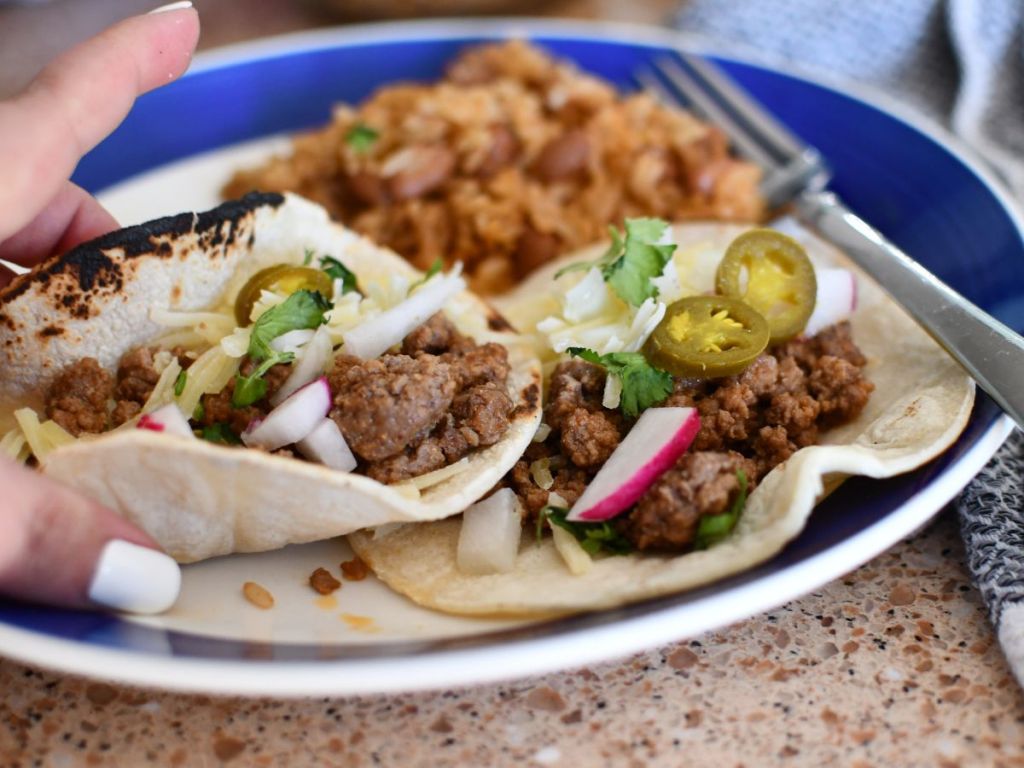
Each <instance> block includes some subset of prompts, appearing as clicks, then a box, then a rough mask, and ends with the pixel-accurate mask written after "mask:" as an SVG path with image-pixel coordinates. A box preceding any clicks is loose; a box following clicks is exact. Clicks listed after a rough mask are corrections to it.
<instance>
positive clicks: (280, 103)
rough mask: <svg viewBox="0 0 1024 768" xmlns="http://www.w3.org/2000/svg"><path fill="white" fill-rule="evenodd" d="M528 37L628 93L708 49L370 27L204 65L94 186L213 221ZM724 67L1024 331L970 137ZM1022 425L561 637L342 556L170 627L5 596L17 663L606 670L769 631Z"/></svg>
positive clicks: (1016, 282)
mask: <svg viewBox="0 0 1024 768" xmlns="http://www.w3.org/2000/svg"><path fill="white" fill-rule="evenodd" d="M509 35H522V36H528V37H530V38H531V39H534V40H536V41H537V42H539V43H541V44H542V45H544V46H546V47H548V48H549V49H551V50H552V51H553V52H555V53H556V54H558V55H560V56H564V57H567V58H570V59H572V60H574V61H576V62H577V63H578V64H579V65H580V66H581V67H583V68H584V69H586V70H589V71H591V72H594V73H596V74H598V75H601V76H603V77H605V78H607V79H609V80H611V81H613V82H615V83H617V84H620V85H621V86H622V87H623V88H626V87H628V83H629V82H630V75H631V73H632V72H633V71H634V70H635V69H636V68H637V67H638V66H639V65H640V64H642V63H643V62H644V61H646V60H648V59H649V58H651V57H653V56H657V55H660V54H662V53H664V52H665V51H666V50H667V49H671V48H673V47H677V46H685V47H687V48H689V49H691V50H697V51H701V50H705V51H706V49H705V47H704V46H702V45H701V44H700V43H699V41H694V40H692V39H689V38H685V37H682V36H679V35H677V34H675V33H672V32H668V31H664V30H656V29H648V28H640V27H623V26H620V25H615V26H606V25H599V24H582V23H559V22H524V21H522V20H515V21H503V20H488V21H465V22H452V21H444V22H431V23H416V24H403V25H382V26H374V27H349V28H344V29H338V30H328V31H323V32H315V33H309V34H302V35H297V36H290V37H285V38H279V39H275V40H269V41H265V42H259V43H255V44H250V45H246V46H242V47H237V48H233V49H228V50H225V51H221V52H216V53H210V54H206V55H205V56H201V57H198V58H197V60H196V64H195V66H194V68H193V71H192V73H191V74H190V75H189V76H188V77H186V78H184V79H183V80H181V81H180V82H178V83H175V84H173V85H171V86H169V87H167V88H164V89H161V90H160V91H157V92H155V93H153V94H150V95H148V96H146V97H145V98H143V99H141V100H140V101H139V103H138V105H137V106H136V108H135V109H134V110H133V112H132V114H131V115H130V116H129V117H128V119H127V120H126V121H125V123H124V125H123V126H122V127H121V128H120V129H119V130H118V131H117V132H116V133H115V134H114V135H113V136H112V137H111V138H110V139H109V140H107V141H106V142H104V143H103V144H101V145H100V146H99V147H97V148H96V150H94V151H93V152H92V153H91V154H90V155H89V156H88V157H87V158H86V159H85V160H83V162H82V164H81V166H80V167H79V169H78V172H77V173H76V177H75V180H76V181H78V182H79V183H80V184H82V185H83V186H85V187H86V188H88V189H90V190H93V191H97V192H100V193H101V194H102V196H103V199H104V201H105V202H106V203H107V204H108V205H109V206H110V207H111V208H112V210H113V211H114V212H115V214H116V215H118V216H119V217H120V218H121V220H122V221H123V222H125V223H133V222H135V221H141V220H144V219H146V218H151V217H153V216H156V215H161V214H166V213H171V212H176V211H179V210H186V209H197V208H204V207H208V206H210V205H212V204H213V203H214V202H216V198H217V190H218V188H219V186H220V184H221V183H222V182H223V181H224V180H225V179H226V178H227V177H228V176H229V175H230V173H231V171H232V170H233V169H235V168H237V167H241V166H243V165H247V164H249V163H251V162H253V161H255V160H256V159H258V158H261V157H263V156H265V155H266V154H267V153H268V152H271V151H273V150H274V149H275V148H279V147H280V146H281V139H280V135H281V134H282V133H284V132H290V131H295V130H297V129H301V128H306V127H311V126H315V125H318V124H321V123H324V122H326V121H327V120H328V119H329V115H330V106H331V104H332V103H334V102H337V101H358V100H360V99H362V98H364V97H365V96H367V95H368V94H369V92H370V91H371V90H373V89H374V88H376V87H378V86H380V85H383V84H385V83H388V82H392V81H395V80H400V79H432V78H436V77H438V76H439V75H440V74H441V71H442V68H443V66H444V64H445V62H446V61H448V60H449V59H450V58H452V56H453V55H454V54H455V53H456V52H457V51H458V50H459V49H461V48H462V47H464V46H465V45H468V44H471V43H476V42H480V41H483V40H488V39H495V38H501V37H507V36H509ZM711 53H712V54H714V53H715V52H713V51H712V52H711ZM716 58H717V59H718V60H719V61H720V62H721V63H722V64H723V66H724V67H725V68H726V69H727V70H728V71H729V73H730V74H732V75H733V76H734V77H735V78H736V79H737V80H739V81H740V83H741V84H743V85H744V86H746V87H747V88H749V89H750V90H751V91H753V92H754V93H755V94H756V95H757V96H759V97H760V98H761V99H762V100H763V101H764V102H765V103H766V104H767V105H768V107H769V108H770V109H772V110H773V111H774V112H775V113H776V114H778V115H780V116H781V117H782V118H783V119H784V120H785V121H786V122H787V123H789V125H790V126H791V127H792V128H793V129H794V130H795V131H796V132H797V133H799V134H800V135H801V136H802V137H803V138H805V139H806V140H808V141H809V142H810V143H812V144H814V145H816V146H817V147H818V148H819V149H820V150H821V151H822V152H823V154H824V155H825V157H826V158H827V160H828V162H829V163H830V165H831V166H832V167H833V168H834V170H835V188H836V190H837V191H838V192H839V193H840V194H841V195H842V196H843V197H844V198H845V199H846V200H847V201H848V202H849V203H850V205H851V206H852V207H853V208H854V209H855V210H857V211H858V212H859V213H860V214H861V215H863V216H864V217H865V218H866V219H867V220H869V221H870V222H872V223H873V224H874V225H875V226H877V227H878V228H879V229H881V230H882V231H883V232H885V233H886V234H887V235H888V236H889V237H891V238H892V239H893V240H894V241H895V242H896V243H897V244H899V245H900V246H901V247H903V248H904V249H905V250H907V251H908V252H909V253H911V254H913V255H915V256H916V257H917V258H919V259H920V260H921V261H922V262H924V263H925V264H926V265H927V266H928V267H930V268H931V269H932V270H934V271H935V272H936V273H937V274H939V275H940V276H941V277H942V278H944V279H945V280H947V281H948V282H950V283H952V284H953V285H955V286H957V287H958V288H959V289H960V290H961V291H962V292H963V293H965V294H966V295H967V296H968V297H969V298H971V299H972V300H974V301H975V302H977V303H978V304H980V305H981V306H983V307H985V308H987V309H989V310H990V311H992V312H993V313H994V314H996V315H997V316H999V317H1000V318H1001V319H1003V320H1004V321H1006V322H1008V323H1009V324H1011V325H1013V326H1015V327H1017V328H1021V327H1024V304H1022V303H1021V297H1024V269H1021V267H1022V266H1024V235H1022V231H1024V228H1022V225H1021V222H1020V220H1019V219H1018V218H1016V216H1015V214H1014V213H1013V212H1012V210H1011V207H1010V205H1009V203H1008V202H1007V200H1006V198H1005V197H1004V196H1003V195H1002V193H1001V192H1000V191H999V190H998V188H997V187H996V186H995V185H994V184H993V182H992V181H991V180H990V179H989V177H988V176H987V175H986V174H985V173H984V172H983V171H982V170H980V169H979V168H978V167H977V166H976V165H975V164H974V163H973V162H972V161H971V160H970V159H969V158H968V157H966V156H965V152H964V150H962V149H961V148H958V146H957V144H956V142H955V141H953V140H952V139H951V138H950V137H948V136H946V135H944V134H943V133H942V132H941V131H939V130H937V129H936V128H934V127H931V126H929V125H926V124H924V123H923V122H922V121H921V120H920V119H915V118H911V117H908V116H906V115H902V116H901V115H900V113H899V108H898V107H893V106H892V105H887V106H881V105H880V103H879V102H878V101H877V99H872V98H869V97H864V96H860V95H854V94H852V93H850V92H849V91H846V90H841V89H837V88H833V87H828V86H826V85H823V84H821V83H817V82H812V81H809V80H807V79H802V78H800V77H796V76H794V75H791V74H787V73H783V72H779V71H777V70H773V69H770V68H766V67H763V66H758V65H755V64H752V63H749V62H742V61H738V60H735V59H732V58H729V57H728V56H726V55H722V54H717V55H716ZM1008 431H1009V425H1008V422H1007V421H1006V420H1005V419H1002V418H1000V417H999V414H998V411H997V410H996V409H995V407H994V406H993V405H992V403H991V402H990V401H988V400H987V399H986V398H984V397H981V398H979V402H978V404H977V406H976V407H975V410H974V413H973V415H972V417H971V421H970V423H969V424H968V426H967V429H966V430H965V432H964V434H963V435H962V437H961V438H960V439H959V441H958V442H957V443H956V445H955V446H953V448H951V449H950V450H949V451H948V452H947V453H946V454H944V455H943V456H942V457H940V458H939V459H937V460H936V461H934V462H932V463H930V464H929V465H927V466H926V467H923V468H922V469H920V470H918V471H916V472H914V473H912V474H909V475H904V476H902V477H898V478H894V479H891V480H886V481H871V480H866V479H856V478H855V479H853V480H850V481H849V482H847V483H846V484H844V485H843V486H842V487H841V488H840V490H839V491H837V492H836V493H835V494H833V495H832V496H830V497H829V498H828V500H827V501H825V502H824V503H823V504H822V505H821V506H820V507H819V508H818V509H817V510H816V512H815V513H814V515H813V516H812V518H811V520H810V523H809V525H808V527H807V529H806V530H805V531H804V532H803V533H802V534H801V535H800V536H799V537H798V538H797V539H796V540H795V541H793V542H792V543H791V544H790V545H789V546H788V547H786V549H785V550H784V551H783V552H782V553H781V554H779V555H778V556H777V557H775V558H773V559H772V560H771V561H769V562H767V563H764V564H763V565H761V566H759V567H756V568H753V569H751V570H749V571H747V572H745V573H743V574H740V575H738V576H735V577H733V578H730V579H727V580H723V581H721V582H718V583H716V584H713V585H710V586H708V587H705V588H702V589H699V590H695V591H691V592H687V593H684V594H680V595H674V596H669V597H665V598H660V599H656V600H650V601H645V602H641V603H637V604H634V605H630V606H627V607H624V608H620V609H617V610H610V611H602V612H597V613H590V614H583V615H579V616H574V617H569V618H564V619H558V620H549V621H541V622H514V621H498V620H493V621H488V620H480V619H463V618H458V617H452V616H444V615H440V614H436V613H432V612H429V611H426V610H423V609H420V608H418V607H416V606H414V605H412V604H411V603H409V602H408V601H406V600H404V599H403V598H401V597H399V596H397V595H394V594H393V593H391V592H389V591H388V590H387V589H385V588H384V587H383V586H381V585H380V584H379V583H376V582H375V581H374V580H372V579H368V580H366V581H365V582H359V583H352V582H346V583H345V586H344V588H343V589H342V590H341V591H340V592H338V593H336V594H335V595H332V596H329V597H318V596H316V595H315V594H313V593H312V592H311V590H309V588H308V586H306V585H305V581H306V579H307V578H308V575H309V573H310V572H311V571H312V570H313V569H314V568H316V567H318V566H328V567H332V568H334V569H336V567H337V563H338V562H339V561H340V560H343V559H346V558H347V557H348V552H347V549H346V548H345V545H344V544H343V543H341V542H336V541H335V542H321V543H318V544H312V545H307V546H302V547H290V548H287V549H285V550H282V551H279V552H271V553H265V554H259V555H246V556H235V557H231V558H221V559H218V560H214V561H209V562H206V563H200V564H197V565H193V566H188V567H187V568H186V569H185V585H184V590H183V594H182V599H181V601H180V603H179V605H177V606H176V607H175V609H174V610H173V611H171V612H170V613H168V614H167V615H165V616H160V617H155V618H130V617H121V616H113V615H105V614H90V613H81V612H74V611H63V610H54V609H49V608H41V607H34V606H27V605H23V604H16V603H11V602H0V652H2V653H4V654H6V655H9V656H12V657H15V658H19V659H22V660H25V661H29V662H34V663H38V664H42V665H45V666H49V667H54V668H59V669H63V670H67V671H71V672H78V673H82V674H88V675H94V676H98V677H104V678H109V679H114V680H120V681H124V682H131V683H138V684H143V685H153V686H159V687H164V688H171V689H183V690H203V691H209V692H214V693H253V694H256V693H258V694H270V695H311V694H346V693H368V692H379V691H395V690H410V689H414V688H426V687H437V686H453V685H463V684H471V683H480V682H485V681H490V680H495V679H499V678H507V677H513V676H518V675H525V674H531V673H538V672H543V671H547V670H552V669H556V668H560V667H568V666H573V665H579V664H585V663H591V662H595V661H598V660H602V659H606V658H610V657H614V656H621V655H624V654H627V653H630V652H633V651H637V650H640V649H642V648H646V647H650V646H653V645H656V644H659V643H662V642H666V641H669V640H673V639H678V638H681V637H684V636H688V635H694V634H697V633H699V632H703V631H706V630H709V629H712V628H715V627H718V626H721V625H724V624H727V623H729V622H732V621H736V620H738V619H741V618H744V617H746V616H750V615H752V614H755V613H757V612H758V611H762V610H765V609H768V608H770V607H773V606H776V605H778V604H780V603H782V602H784V601H786V600H789V599H791V598H794V597H796V596H798V595H800V594H802V593H804V592H807V591H809V590H811V589H814V588H815V587H817V586H820V585H821V584H824V583H825V582H827V581H829V580H831V579H833V578H835V577H837V576H839V575H841V574H843V573H845V572H847V571H849V570H851V569H852V568H854V567H856V566H857V565H859V564H861V563H863V562H864V561H865V560H867V559H869V558H870V557H872V556H873V555H875V554H877V553H878V552H880V551H882V550H884V549H886V548H887V547H889V546H891V545H892V544H893V543H895V542H896V541H898V540H900V539H901V538H902V537H904V536H906V535H908V534H909V533H910V532H912V531H913V530H914V529H916V528H917V527H918V526H920V525H921V524H922V523H924V522H925V521H927V520H928V519H929V518H931V517H932V515H934V514H935V512H936V511H937V510H939V509H940V508H941V507H942V505H943V504H944V503H946V502H947V501H948V500H949V499H950V498H951V497H952V496H953V494H955V493H956V491H957V490H958V489H959V488H960V487H962V486H963V485H964V484H965V483H966V482H967V481H968V480H969V479H970V477H971V476H972V475H973V474H974V473H975V472H976V471H977V470H978V469H979V468H980V467H981V466H982V465H983V464H984V462H985V461H986V460H987V459H988V457H989V456H991V454H992V453H993V452H994V451H995V449H996V448H997V447H998V445H999V444H1000V443H1001V442H1002V440H1003V438H1004V437H1005V436H1006V434H1007V433H1008ZM247 580H254V581H259V582H260V583H261V584H264V585H265V586H267V587H268V588H269V589H270V590H271V592H273V593H274V595H275V597H276V600H277V604H276V606H275V608H274V609H273V610H270V611H259V610H257V609H255V608H254V607H253V606H251V605H249V604H248V603H247V602H245V601H244V600H243V598H242V597H241V592H240V587H241V585H242V583H243V582H245V581H247Z"/></svg>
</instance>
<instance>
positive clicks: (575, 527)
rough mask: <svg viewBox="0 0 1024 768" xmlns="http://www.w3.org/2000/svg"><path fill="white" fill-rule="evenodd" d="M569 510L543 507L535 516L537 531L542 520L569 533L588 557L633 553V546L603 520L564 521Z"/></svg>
mask: <svg viewBox="0 0 1024 768" xmlns="http://www.w3.org/2000/svg"><path fill="white" fill-rule="evenodd" d="M568 514H569V510H567V509H564V508H562V507H550V506H549V507H544V509H542V510H541V511H540V512H539V513H538V514H537V521H538V522H537V531H538V534H539V532H540V530H541V525H542V522H543V521H544V520H547V521H548V522H550V523H551V524H552V525H557V526H558V527H559V528H564V529H565V530H567V531H568V532H569V533H571V534H572V535H573V536H574V537H575V538H576V541H578V542H579V543H580V547H581V548H582V549H583V551H584V552H586V553H587V554H588V555H596V554H598V553H606V554H609V555H627V554H629V553H630V552H632V551H633V545H632V544H630V542H629V540H628V539H626V538H625V537H624V536H623V535H622V534H621V533H619V532H618V531H616V530H615V528H614V527H612V524H611V523H610V522H608V521H607V520H605V521H604V522H601V523H575V522H570V521H569V520H566V519H565V518H566V515H568Z"/></svg>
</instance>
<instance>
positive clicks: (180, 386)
mask: <svg viewBox="0 0 1024 768" xmlns="http://www.w3.org/2000/svg"><path fill="white" fill-rule="evenodd" d="M187 383H188V371H182V372H181V373H179V374H178V378H176V379H175V380H174V396H175V397H181V393H182V392H184V391H185V385H186V384H187Z"/></svg>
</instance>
